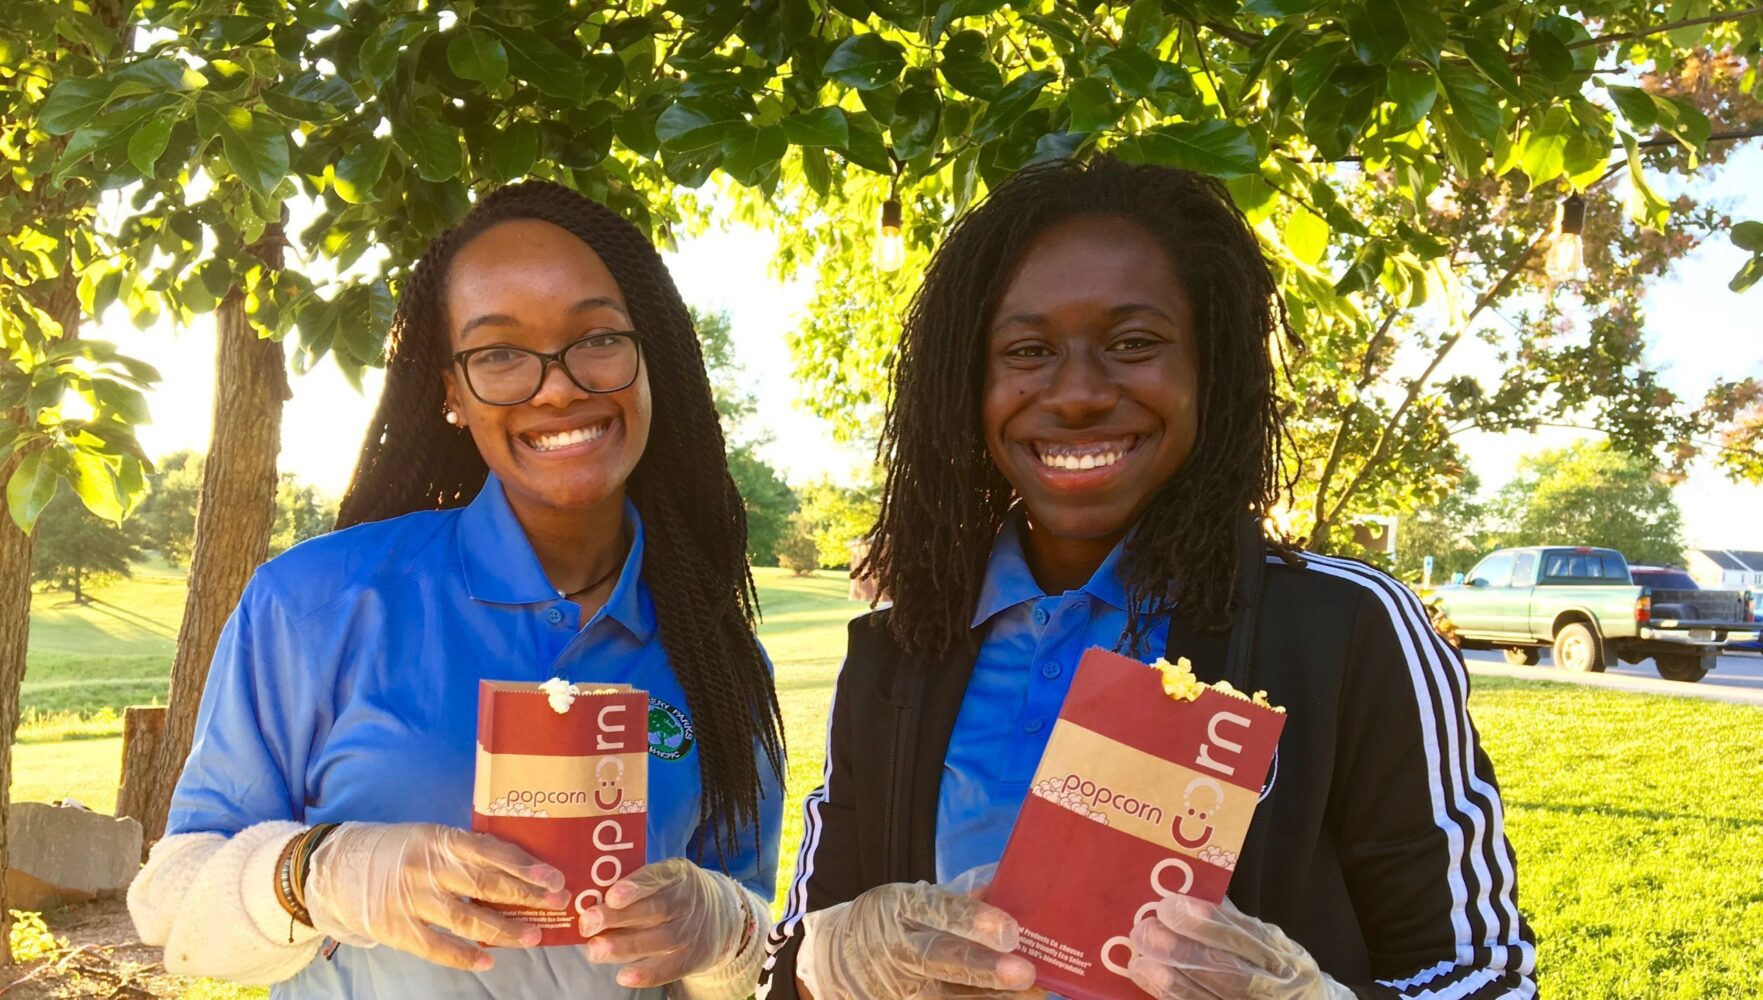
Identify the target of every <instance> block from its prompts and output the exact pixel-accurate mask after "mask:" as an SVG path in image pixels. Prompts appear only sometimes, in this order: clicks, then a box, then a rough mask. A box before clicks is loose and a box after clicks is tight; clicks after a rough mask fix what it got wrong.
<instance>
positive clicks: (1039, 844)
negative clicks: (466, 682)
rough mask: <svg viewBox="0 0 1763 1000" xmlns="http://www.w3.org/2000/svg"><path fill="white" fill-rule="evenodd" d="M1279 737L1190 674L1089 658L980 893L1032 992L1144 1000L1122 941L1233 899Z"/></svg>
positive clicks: (1274, 728)
mask: <svg viewBox="0 0 1763 1000" xmlns="http://www.w3.org/2000/svg"><path fill="white" fill-rule="evenodd" d="M1284 725H1285V714H1284V710H1283V709H1276V708H1274V707H1273V706H1271V705H1268V704H1267V701H1266V698H1265V697H1264V696H1263V695H1260V694H1257V695H1255V696H1254V697H1253V698H1250V697H1249V696H1247V695H1244V694H1242V693H1240V692H1237V691H1235V690H1234V689H1232V688H1231V687H1230V685H1229V684H1225V683H1220V684H1217V685H1209V684H1203V683H1201V682H1200V681H1198V680H1197V679H1195V677H1194V675H1193V673H1192V671H1191V670H1189V669H1188V666H1187V661H1186V660H1182V661H1181V662H1180V663H1178V664H1174V665H1171V664H1168V663H1165V662H1163V661H1158V664H1157V665H1156V666H1154V667H1147V666H1145V665H1144V664H1142V663H1139V662H1137V661H1135V660H1130V659H1127V658H1126V657H1124V656H1119V655H1116V654H1114V653H1110V652H1108V651H1107V650H1103V649H1091V650H1089V651H1088V652H1086V653H1085V654H1084V656H1083V659H1082V661H1080V662H1079V663H1078V668H1077V676H1076V677H1074V678H1073V679H1072V684H1071V691H1070V693H1069V694H1067V695H1066V698H1065V704H1064V707H1062V708H1061V709H1060V712H1059V719H1058V721H1057V722H1055V723H1054V725H1053V734H1052V736H1051V738H1049V739H1048V741H1047V749H1046V752H1045V753H1044V754H1042V756H1041V763H1040V766H1039V767H1038V768H1036V770H1035V781H1034V785H1033V787H1032V788H1030V790H1029V791H1030V794H1029V796H1028V798H1027V800H1025V801H1024V802H1023V804H1022V812H1021V813H1020V814H1019V815H1018V816H1017V819H1016V826H1015V827H1014V828H1012V830H1011V831H1010V841H1009V843H1008V844H1007V845H1006V846H1005V848H1004V857H1003V859H1002V860H1001V861H1000V862H999V864H998V871H997V875H996V876H995V878H994V879H993V881H992V886H991V889H990V890H989V891H988V892H987V893H986V902H988V903H991V904H993V905H995V906H998V907H1000V908H1002V909H1003V910H1004V911H1005V912H1007V913H1009V914H1010V915H1011V916H1013V917H1015V918H1016V920H1017V923H1018V924H1020V925H1021V927H1022V944H1021V946H1020V947H1019V948H1018V949H1017V950H1018V951H1019V952H1020V953H1021V954H1022V955H1023V956H1024V957H1025V958H1027V959H1029V961H1031V962H1033V963H1034V964H1035V968H1036V970H1037V976H1036V980H1035V981H1036V983H1037V984H1038V985H1040V986H1042V987H1044V988H1046V989H1048V990H1051V991H1053V992H1055V993H1059V994H1062V995H1064V996H1067V997H1070V998H1072V1000H1117V998H1118V1000H1143V997H1144V994H1143V993H1142V992H1141V991H1140V990H1139V988H1138V987H1137V986H1134V985H1133V983H1132V980H1130V979H1128V978H1127V972H1126V965H1127V962H1128V961H1129V960H1130V959H1131V958H1132V954H1133V953H1132V944H1131V942H1130V940H1129V939H1128V936H1127V935H1128V934H1130V933H1131V931H1132V928H1133V925H1134V924H1136V923H1138V921H1139V920H1140V919H1141V918H1143V917H1144V916H1146V915H1148V914H1149V913H1150V912H1151V910H1152V909H1153V908H1154V907H1155V906H1156V904H1157V900H1158V899H1159V898H1161V897H1163V896H1169V895H1177V894H1180V895H1188V896H1194V897H1196V898H1199V899H1204V900H1209V901H1211V902H1215V903H1216V902H1218V901H1220V900H1222V899H1224V892H1225V889H1226V887H1228V886H1229V885H1230V875H1231V872H1232V870H1234V869H1235V868H1236V863H1237V854H1238V852H1240V851H1241V850H1242V846H1243V838H1244V836H1246V835H1247V833H1248V829H1249V818H1250V817H1251V816H1252V815H1253V814H1254V812H1255V805H1256V803H1257V802H1258V801H1259V799H1260V795H1261V790H1262V786H1263V783H1264V782H1265V781H1266V778H1267V770H1268V766H1269V765H1270V764H1271V763H1272V761H1273V752H1274V748H1275V747H1276V746H1277V745H1278V743H1279V733H1280V730H1281V728H1283V727H1284Z"/></svg>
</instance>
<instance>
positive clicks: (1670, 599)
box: [1651, 590, 1750, 625]
mask: <svg viewBox="0 0 1763 1000" xmlns="http://www.w3.org/2000/svg"><path fill="white" fill-rule="evenodd" d="M1651 594H1652V598H1653V612H1652V613H1653V620H1654V621H1655V622H1664V621H1672V620H1677V621H1684V622H1726V623H1730V624H1734V625H1738V624H1741V623H1748V622H1749V619H1750V616H1749V615H1748V614H1746V613H1745V598H1744V595H1743V594H1741V593H1739V592H1737V591H1733V590H1654V591H1651Z"/></svg>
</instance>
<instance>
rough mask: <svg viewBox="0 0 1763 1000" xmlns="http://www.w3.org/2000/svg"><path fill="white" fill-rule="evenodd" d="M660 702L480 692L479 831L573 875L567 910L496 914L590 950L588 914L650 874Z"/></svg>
mask: <svg viewBox="0 0 1763 1000" xmlns="http://www.w3.org/2000/svg"><path fill="white" fill-rule="evenodd" d="M648 750H649V695H648V693H647V692H644V691H637V690H633V689H632V688H631V687H630V686H629V685H624V684H618V685H592V684H579V685H574V686H571V685H569V684H568V683H567V682H564V681H561V680H554V681H546V682H545V683H543V684H531V683H514V682H505V681H481V682H479V684H478V716H477V782H476V787H475V788H474V789H473V792H472V803H471V828H472V829H473V830H475V831H477V832H478V833H487V834H490V835H492V836H495V837H499V838H501V839H502V840H506V841H508V842H509V843H511V844H515V845H517V846H519V847H521V848H523V849H525V850H526V851H527V852H528V853H529V854H531V855H533V856H534V857H536V858H538V859H539V860H541V861H544V862H546V863H547V864H550V865H553V866H554V867H556V868H557V869H558V870H559V871H561V872H563V877H564V888H565V889H567V890H568V891H569V894H570V903H569V906H568V907H567V908H566V909H562V910H539V909H532V908H529V907H522V906H501V905H496V904H487V905H491V906H493V908H495V909H498V910H501V911H503V912H505V913H510V914H513V915H514V916H516V917H518V918H520V919H521V920H524V921H526V922H527V923H530V924H533V925H535V926H537V927H539V928H540V930H542V931H543V936H542V937H541V938H540V941H539V943H540V944H541V945H547V946H549V945H560V944H580V943H582V942H583V941H585V940H586V939H585V938H583V937H582V936H581V934H580V933H579V932H578V931H577V926H578V921H579V918H580V916H581V911H583V910H585V909H586V908H587V907H589V906H592V905H594V904H595V903H598V902H600V900H601V898H602V897H603V896H604V894H605V892H606V890H607V889H609V888H611V887H612V884H613V883H614V882H617V881H618V880H619V879H621V878H623V877H624V876H626V875H628V874H629V873H631V872H632V871H635V870H636V869H638V868H640V867H642V866H643V862H644V859H645V856H646V855H645V845H644V831H645V824H646V823H647V821H648V796H649V753H648Z"/></svg>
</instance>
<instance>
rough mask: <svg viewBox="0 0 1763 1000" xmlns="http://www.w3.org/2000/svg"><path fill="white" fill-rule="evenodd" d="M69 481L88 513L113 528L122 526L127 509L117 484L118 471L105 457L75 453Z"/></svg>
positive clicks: (80, 452)
mask: <svg viewBox="0 0 1763 1000" xmlns="http://www.w3.org/2000/svg"><path fill="white" fill-rule="evenodd" d="M68 478H69V479H71V480H72V481H73V491H74V493H75V494H77V495H78V496H79V498H80V502H81V503H84V504H85V505H86V509H87V510H89V511H91V512H92V513H93V514H96V515H97V516H98V517H101V518H103V519H104V520H106V521H109V522H110V523H112V524H118V523H121V521H122V516H123V514H124V513H125V512H126V511H127V509H128V508H127V506H126V504H125V503H124V498H123V496H122V491H121V489H120V488H119V484H118V483H117V481H116V470H114V469H112V468H111V467H110V463H109V462H106V461H105V460H104V456H102V455H100V454H98V453H97V452H94V451H90V450H88V449H86V448H76V449H74V452H73V462H72V468H71V469H70V470H69V476H68Z"/></svg>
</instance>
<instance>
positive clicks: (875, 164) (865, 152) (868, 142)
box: [843, 113, 894, 174]
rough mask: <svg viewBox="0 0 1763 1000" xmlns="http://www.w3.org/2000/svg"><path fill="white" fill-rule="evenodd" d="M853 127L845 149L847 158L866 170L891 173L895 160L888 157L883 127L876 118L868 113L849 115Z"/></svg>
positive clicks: (849, 121)
mask: <svg viewBox="0 0 1763 1000" xmlns="http://www.w3.org/2000/svg"><path fill="white" fill-rule="evenodd" d="M846 120H847V122H848V124H849V126H850V129H851V138H850V141H849V142H847V143H846V144H845V148H844V150H843V152H844V154H845V158H846V159H848V160H850V161H851V162H852V163H855V164H857V165H858V166H860V167H862V168H863V169H865V170H871V171H874V172H875V173H878V174H891V173H893V170H894V164H893V161H892V160H890V159H888V149H887V146H886V144H884V143H883V142H882V133H881V127H880V126H879V125H877V124H876V123H875V119H874V118H871V117H869V115H867V114H862V113H859V114H852V115H848V116H847V119H846Z"/></svg>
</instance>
